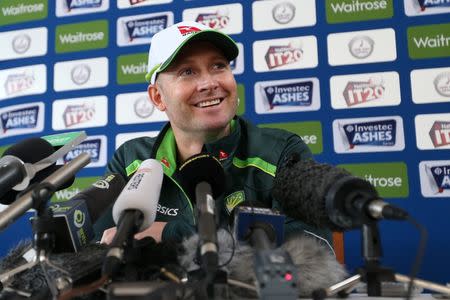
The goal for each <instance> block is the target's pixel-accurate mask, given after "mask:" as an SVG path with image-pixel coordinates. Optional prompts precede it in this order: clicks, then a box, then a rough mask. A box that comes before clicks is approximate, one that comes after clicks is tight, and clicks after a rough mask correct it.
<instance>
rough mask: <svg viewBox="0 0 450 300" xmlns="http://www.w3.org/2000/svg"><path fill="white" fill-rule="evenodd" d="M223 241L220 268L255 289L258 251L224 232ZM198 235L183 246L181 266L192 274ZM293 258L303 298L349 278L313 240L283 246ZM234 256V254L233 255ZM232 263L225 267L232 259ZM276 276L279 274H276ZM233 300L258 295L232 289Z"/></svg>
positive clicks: (300, 239)
mask: <svg viewBox="0 0 450 300" xmlns="http://www.w3.org/2000/svg"><path fill="white" fill-rule="evenodd" d="M217 240H218V241H219V245H218V249H219V252H218V253H219V265H222V266H224V267H223V269H224V270H225V271H227V272H228V278H229V279H234V280H237V281H241V282H244V283H247V284H250V285H253V284H254V282H255V280H256V276H255V272H254V266H253V263H254V259H253V258H254V249H253V248H251V247H250V246H248V245H246V244H238V243H235V241H234V240H233V237H232V236H231V235H230V233H229V232H227V231H226V230H224V229H220V230H219V231H218V232H217ZM197 244H198V235H197V234H195V235H193V236H191V237H189V238H188V239H186V240H184V241H183V243H182V246H183V248H184V250H185V251H184V252H180V255H179V258H178V260H179V262H180V264H181V266H182V267H184V268H185V269H186V270H188V271H193V270H196V269H198V268H199V266H198V265H197V264H196V261H197V260H196V255H197V254H196V251H195V250H196V249H197ZM281 248H282V249H284V250H286V251H287V252H288V253H289V255H290V256H291V259H292V262H293V263H294V265H295V267H296V268H297V271H298V277H297V278H298V281H297V287H298V293H299V295H301V296H307V297H311V293H312V292H313V291H314V290H315V289H318V288H327V287H329V286H331V285H333V284H335V283H337V282H339V281H341V280H343V279H344V278H346V277H347V271H346V270H345V268H344V266H343V265H341V264H340V263H339V262H338V261H337V260H336V257H335V256H334V254H333V252H332V251H331V250H330V247H329V245H327V244H325V243H324V242H323V241H322V240H319V239H317V238H315V237H312V236H307V235H305V234H298V235H296V236H294V237H292V238H291V239H289V240H287V241H286V242H285V243H284V244H283V245H282V246H281ZM233 253H234V254H233ZM231 255H233V256H232V259H231V262H229V264H227V265H225V264H226V263H227V262H228V261H229V259H230V257H231ZM273 271H274V272H275V270H273ZM230 292H231V293H232V297H231V298H232V299H235V298H236V299H241V298H246V297H248V298H254V297H255V294H254V293H253V292H249V290H248V289H243V288H239V287H236V286H234V285H230Z"/></svg>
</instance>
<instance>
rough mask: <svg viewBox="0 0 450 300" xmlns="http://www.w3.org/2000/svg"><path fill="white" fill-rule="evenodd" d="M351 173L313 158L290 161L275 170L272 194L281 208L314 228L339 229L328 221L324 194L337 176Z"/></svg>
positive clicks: (339, 228)
mask: <svg viewBox="0 0 450 300" xmlns="http://www.w3.org/2000/svg"><path fill="white" fill-rule="evenodd" d="M346 176H351V174H350V173H349V172H348V171H346V170H344V169H341V168H337V167H334V166H331V165H328V164H321V163H317V162H315V161H313V160H298V161H290V163H288V164H286V165H285V166H284V167H281V168H279V170H277V174H276V176H275V179H274V184H273V189H272V195H273V197H274V198H275V199H277V200H278V201H279V202H280V204H281V207H282V209H283V212H284V213H285V214H286V215H287V216H289V217H292V218H294V219H299V220H301V221H303V222H305V223H306V224H308V225H311V226H314V227H317V228H329V229H332V230H342V228H341V227H338V226H336V225H335V224H334V223H333V222H331V220H330V218H329V216H328V214H327V210H326V207H325V196H326V193H327V192H328V191H329V189H330V187H331V186H332V185H333V184H334V183H335V182H336V181H337V180H339V179H341V178H343V177H346Z"/></svg>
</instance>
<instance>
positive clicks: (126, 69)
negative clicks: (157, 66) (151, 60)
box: [117, 53, 148, 84]
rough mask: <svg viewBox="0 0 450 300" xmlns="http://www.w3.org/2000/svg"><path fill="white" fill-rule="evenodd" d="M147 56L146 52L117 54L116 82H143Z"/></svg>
mask: <svg viewBox="0 0 450 300" xmlns="http://www.w3.org/2000/svg"><path fill="white" fill-rule="evenodd" d="M147 57H148V54H147V53H137V54H130V55H121V56H119V57H118V58H117V83H118V84H131V83H142V82H145V74H147Z"/></svg>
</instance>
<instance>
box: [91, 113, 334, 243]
mask: <svg viewBox="0 0 450 300" xmlns="http://www.w3.org/2000/svg"><path fill="white" fill-rule="evenodd" d="M203 150H204V152H207V153H209V154H210V155H213V156H215V157H216V158H218V159H219V161H220V162H221V163H222V166H223V168H224V170H225V174H226V182H225V192H224V193H223V196H222V197H221V198H219V199H216V208H217V212H218V215H219V222H220V224H222V225H225V224H229V219H230V212H232V210H233V208H234V207H236V206H237V205H238V204H239V203H241V202H243V201H252V200H253V201H258V202H259V203H263V204H264V205H266V206H267V207H271V208H272V209H275V210H278V211H280V212H282V209H281V207H280V203H279V202H278V201H277V200H276V199H273V197H272V195H271V190H272V185H273V180H274V177H275V174H276V171H277V168H278V167H279V166H282V165H283V164H284V162H285V160H286V158H287V157H289V156H290V154H292V153H294V152H296V153H298V154H299V155H300V157H301V159H311V158H312V155H311V152H310V150H309V148H308V147H307V146H306V144H305V143H304V142H303V141H302V139H301V138H300V137H299V136H298V135H296V134H293V133H290V132H288V131H285V130H281V129H273V128H258V127H256V126H254V125H252V124H250V123H249V122H247V121H245V120H244V119H242V118H239V117H235V118H234V119H233V120H232V121H231V133H230V135H228V136H226V137H224V138H222V139H220V140H217V141H215V142H213V143H210V144H205V145H204V148H203ZM149 158H154V159H157V160H158V161H160V162H161V163H162V166H163V171H164V178H163V184H162V189H161V195H160V199H159V204H158V211H157V216H156V221H162V222H168V223H167V225H166V226H165V228H164V231H163V234H162V239H163V240H168V239H174V240H177V241H180V240H182V239H183V238H185V237H188V236H189V235H191V234H193V233H194V232H195V224H196V220H195V217H194V207H193V205H194V203H193V199H189V197H188V196H187V195H186V193H185V191H184V190H183V188H182V186H181V184H180V178H179V172H178V167H179V163H178V161H177V150H176V142H175V137H174V134H173V131H172V128H171V127H170V123H168V124H167V125H166V126H165V127H164V128H163V129H162V130H161V132H160V133H159V135H158V136H157V137H154V138H150V137H140V138H136V139H133V140H130V141H128V142H125V143H124V144H123V145H121V146H120V147H119V149H117V151H116V152H115V154H114V156H113V158H112V159H111V160H110V162H109V163H108V166H107V173H119V174H121V175H122V176H123V177H124V178H128V179H129V178H130V177H131V176H132V175H133V173H134V172H135V171H136V170H137V169H138V167H139V165H140V163H141V162H142V161H144V160H146V159H149ZM296 180H298V179H296ZM112 226H114V222H113V220H112V217H111V213H110V212H109V213H107V214H105V215H104V216H103V217H102V218H101V219H100V220H99V221H98V222H97V223H96V224H95V230H96V233H97V238H99V237H101V233H102V232H103V230H105V229H107V228H109V227H112ZM299 232H306V233H308V234H312V235H315V236H317V237H318V238H320V239H323V241H324V242H326V243H328V242H329V241H331V232H329V231H327V230H318V229H315V228H312V227H309V226H307V225H306V224H304V223H302V222H301V221H300V220H293V219H292V218H286V223H285V237H286V238H288V237H289V236H290V235H292V234H295V233H299Z"/></svg>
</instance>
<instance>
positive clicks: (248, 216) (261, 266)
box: [234, 201, 298, 299]
mask: <svg viewBox="0 0 450 300" xmlns="http://www.w3.org/2000/svg"><path fill="white" fill-rule="evenodd" d="M246 202H250V203H251V204H253V205H252V206H251V207H250V206H238V207H236V208H235V212H234V215H235V235H236V236H237V239H238V240H241V241H242V240H244V241H248V242H249V243H250V245H251V246H252V247H253V248H254V249H255V254H254V256H253V260H254V264H253V268H254V272H255V273H254V275H255V277H256V282H257V285H258V293H259V295H260V298H261V299H273V298H279V297H282V298H283V299H296V298H297V286H296V282H297V278H298V272H297V269H296V267H295V266H294V263H293V261H292V258H291V256H290V255H289V253H288V252H287V251H286V250H284V249H282V248H275V244H277V246H281V244H282V242H283V239H284V221H285V216H284V215H281V214H279V213H276V212H274V211H272V210H271V209H268V208H262V207H260V206H264V205H262V203H260V202H259V201H245V202H243V203H242V205H247V203H246ZM254 206H256V207H254Z"/></svg>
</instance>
